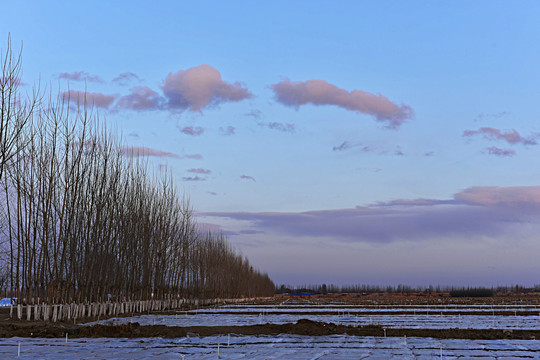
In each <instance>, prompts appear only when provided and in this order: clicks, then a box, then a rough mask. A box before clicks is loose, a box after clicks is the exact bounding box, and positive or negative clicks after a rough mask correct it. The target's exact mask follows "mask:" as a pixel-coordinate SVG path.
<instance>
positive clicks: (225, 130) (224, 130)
mask: <svg viewBox="0 0 540 360" xmlns="http://www.w3.org/2000/svg"><path fill="white" fill-rule="evenodd" d="M219 132H220V133H221V135H224V136H231V135H234V134H235V132H236V129H235V127H234V126H227V127H226V128H223V127H220V128H219Z"/></svg>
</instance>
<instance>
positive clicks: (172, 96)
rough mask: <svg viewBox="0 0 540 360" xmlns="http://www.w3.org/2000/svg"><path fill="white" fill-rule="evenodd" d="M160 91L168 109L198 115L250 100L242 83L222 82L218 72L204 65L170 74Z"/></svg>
mask: <svg viewBox="0 0 540 360" xmlns="http://www.w3.org/2000/svg"><path fill="white" fill-rule="evenodd" d="M162 89H163V93H164V94H165V98H166V99H167V107H168V108H170V109H176V110H189V111H199V112H202V110H203V109H205V108H207V107H209V106H216V105H219V104H222V103H226V102H238V101H242V100H245V99H249V98H251V97H252V96H253V95H252V94H251V93H250V92H249V90H248V89H247V88H245V87H244V86H243V85H242V84H241V83H239V82H236V83H233V84H231V83H228V82H225V81H223V80H222V79H221V74H220V72H219V71H218V70H217V69H215V68H213V67H212V66H210V65H206V64H203V65H199V66H195V67H192V68H189V69H187V70H179V71H177V72H176V73H172V72H171V73H169V75H167V77H166V78H165V80H164V81H163V86H162Z"/></svg>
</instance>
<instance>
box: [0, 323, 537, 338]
mask: <svg viewBox="0 0 540 360" xmlns="http://www.w3.org/2000/svg"><path fill="white" fill-rule="evenodd" d="M66 333H67V334H68V336H69V337H70V338H97V337H107V338H145V337H164V338H177V337H185V336H212V335H220V334H238V335H277V334H295V335H309V336H322V335H334V334H348V335H354V336H381V337H382V336H384V335H385V330H384V329H383V328H382V327H381V326H362V327H353V326H344V325H335V324H327V323H322V322H316V321H311V320H305V319H302V320H299V321H298V322H297V323H296V324H283V325H277V324H264V325H251V326H190V327H176V326H164V325H154V326H140V325H139V324H138V323H132V324H124V325H94V326H83V325H74V324H71V323H69V324H68V323H50V322H47V323H45V322H37V321H36V322H18V321H7V322H6V321H5V322H2V323H0V337H2V338H5V337H13V336H18V337H39V338H51V337H56V338H60V337H64V336H65V335H66ZM386 336H388V337H403V336H408V337H431V338H441V339H524V340H530V339H540V330H495V329H493V330H491V329H487V330H480V329H386Z"/></svg>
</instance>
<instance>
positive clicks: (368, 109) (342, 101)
mask: <svg viewBox="0 0 540 360" xmlns="http://www.w3.org/2000/svg"><path fill="white" fill-rule="evenodd" d="M270 88H271V89H272V90H273V91H274V93H275V95H276V99H277V101H278V102H280V103H282V104H284V105H286V106H291V107H294V108H298V107H300V106H301V105H305V104H313V105H335V106H339V107H341V108H344V109H346V110H350V111H356V112H360V113H363V114H367V115H372V116H374V117H375V118H376V119H377V121H381V122H387V123H388V126H389V127H392V128H397V127H399V126H400V125H401V124H403V123H404V122H405V121H406V120H407V119H411V118H412V117H413V114H414V111H413V109H412V108H411V107H409V106H407V105H396V104H395V103H393V102H391V101H390V100H388V98H386V97H385V96H383V95H381V94H372V93H369V92H366V91H362V90H352V91H347V90H345V89H341V88H339V87H337V86H335V85H333V84H330V83H328V82H326V81H324V80H307V81H290V80H284V81H281V82H279V83H276V84H273V85H271V86H270Z"/></svg>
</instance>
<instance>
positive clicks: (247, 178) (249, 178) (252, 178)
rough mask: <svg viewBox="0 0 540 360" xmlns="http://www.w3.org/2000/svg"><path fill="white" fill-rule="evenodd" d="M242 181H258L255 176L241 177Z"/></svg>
mask: <svg viewBox="0 0 540 360" xmlns="http://www.w3.org/2000/svg"><path fill="white" fill-rule="evenodd" d="M240 179H244V180H251V181H256V180H255V178H254V177H253V176H249V175H240Z"/></svg>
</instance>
